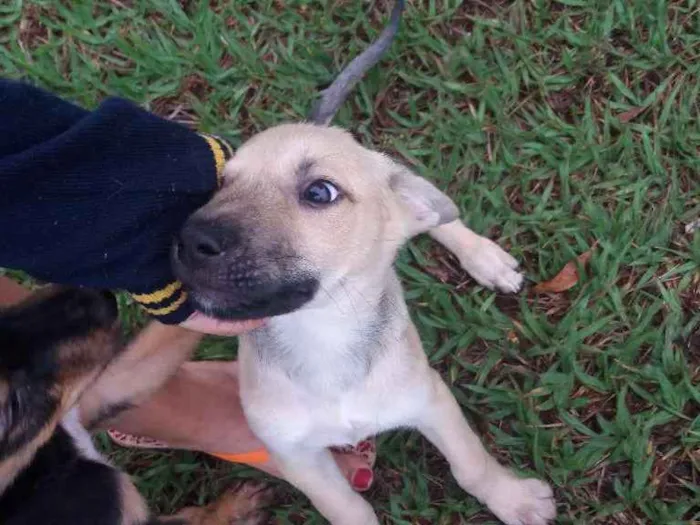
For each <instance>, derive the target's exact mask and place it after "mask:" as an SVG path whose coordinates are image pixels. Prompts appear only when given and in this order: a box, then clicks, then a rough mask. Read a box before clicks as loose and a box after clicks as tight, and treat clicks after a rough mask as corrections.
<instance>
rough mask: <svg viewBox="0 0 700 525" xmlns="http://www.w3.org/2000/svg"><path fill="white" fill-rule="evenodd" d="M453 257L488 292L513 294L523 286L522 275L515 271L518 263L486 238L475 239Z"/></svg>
mask: <svg viewBox="0 0 700 525" xmlns="http://www.w3.org/2000/svg"><path fill="white" fill-rule="evenodd" d="M455 255H457V257H458V258H459V262H460V264H461V265H462V268H463V269H464V270H466V272H467V273H468V274H469V275H471V276H472V277H473V278H474V280H476V282H478V283H479V284H480V285H482V286H485V287H486V288H488V289H490V290H499V291H501V292H506V293H515V292H518V291H520V289H521V288H522V286H523V275H522V274H521V273H520V272H518V271H517V268H518V261H517V260H515V258H514V257H513V256H512V255H510V254H509V253H508V252H506V251H505V250H504V249H503V248H501V247H500V246H498V244H496V243H495V242H493V241H491V240H489V239H487V238H486V237H477V238H476V239H475V240H474V241H473V242H472V243H470V244H469V246H468V247H465V249H464V250H463V251H462V252H461V253H455Z"/></svg>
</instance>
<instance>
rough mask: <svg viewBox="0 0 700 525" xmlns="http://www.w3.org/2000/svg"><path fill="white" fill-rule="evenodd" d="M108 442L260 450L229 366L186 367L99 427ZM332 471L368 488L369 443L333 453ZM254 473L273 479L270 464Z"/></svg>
mask: <svg viewBox="0 0 700 525" xmlns="http://www.w3.org/2000/svg"><path fill="white" fill-rule="evenodd" d="M103 428H106V429H108V430H109V433H110V437H111V438H112V439H113V440H114V441H116V442H117V443H119V444H121V445H124V446H127V447H140V448H178V449H185V450H197V451H201V452H206V453H226V454H240V453H245V452H250V451H254V450H259V449H262V448H264V445H263V444H262V443H261V442H260V441H259V440H258V439H257V437H256V436H255V435H254V434H253V433H252V431H251V430H250V429H249V427H248V424H247V422H246V419H245V416H244V414H243V409H242V408H241V405H240V399H239V398H238V365H237V363H235V362H221V361H208V362H201V361H200V362H190V363H185V364H184V365H183V366H182V367H181V368H180V370H178V373H177V374H176V375H175V376H174V377H173V378H171V379H170V380H169V381H168V383H166V385H165V386H164V387H163V388H162V389H161V390H160V391H158V392H156V394H154V395H153V396H152V397H151V398H150V399H149V400H148V402H147V403H144V404H142V405H140V406H139V407H137V408H134V409H131V410H128V411H126V412H123V413H122V414H120V415H119V416H118V417H116V418H115V419H112V420H110V421H108V422H105V423H104V424H103ZM333 456H334V457H335V460H336V462H337V463H338V467H340V470H341V472H343V474H344V476H345V477H346V478H347V479H348V481H350V483H351V484H352V486H353V487H354V488H355V489H356V490H358V491H364V490H367V489H368V488H369V487H370V486H371V484H372V482H373V474H372V467H373V464H374V463H373V462H374V458H375V457H376V449H375V445H374V443H373V442H372V441H369V442H366V443H364V444H358V446H357V447H355V448H354V449H337V450H334V451H333ZM254 466H255V468H257V469H259V470H262V471H263V472H267V473H268V474H271V475H273V476H277V477H279V476H280V475H281V474H280V471H279V469H278V467H277V465H275V463H274V461H273V460H272V459H271V458H270V459H268V460H267V461H265V462H263V463H257V464H255V465H254Z"/></svg>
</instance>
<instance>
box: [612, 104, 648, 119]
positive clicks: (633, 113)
mask: <svg viewBox="0 0 700 525" xmlns="http://www.w3.org/2000/svg"><path fill="white" fill-rule="evenodd" d="M645 109H647V108H645V107H641V108H632V109H628V110H627V111H625V112H623V113H620V114H619V115H618V116H617V118H618V119H619V120H620V122H624V123H627V122H629V121H630V120H632V119H634V118H636V117H637V116H639V115H640V114H641V113H643V112H644V110H645Z"/></svg>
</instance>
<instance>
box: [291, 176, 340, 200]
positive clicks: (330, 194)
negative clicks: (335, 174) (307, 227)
mask: <svg viewBox="0 0 700 525" xmlns="http://www.w3.org/2000/svg"><path fill="white" fill-rule="evenodd" d="M301 197H302V199H303V200H304V201H305V202H307V203H309V204H312V205H314V206H324V205H326V204H331V203H333V202H335V201H336V200H337V199H338V197H340V190H339V189H338V188H337V187H336V186H335V185H334V184H333V183H332V182H328V181H327V180H317V181H314V182H312V183H311V184H309V185H308V186H307V187H306V189H305V190H304V192H303V193H302V195H301Z"/></svg>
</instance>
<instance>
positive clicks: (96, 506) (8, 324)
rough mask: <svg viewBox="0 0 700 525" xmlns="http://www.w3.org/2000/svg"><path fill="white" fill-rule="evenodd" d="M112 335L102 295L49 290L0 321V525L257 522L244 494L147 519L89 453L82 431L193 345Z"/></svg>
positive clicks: (172, 335)
mask: <svg viewBox="0 0 700 525" xmlns="http://www.w3.org/2000/svg"><path fill="white" fill-rule="evenodd" d="M119 334H120V329H119V325H118V323H117V304H116V301H115V298H114V296H113V295H111V294H109V293H106V292H104V293H103V292H95V291H89V290H77V289H67V288H58V287H52V288H48V289H45V290H42V291H40V292H37V293H36V294H34V295H33V296H32V297H30V298H29V299H28V300H26V301H25V302H23V303H20V304H19V305H17V306H14V307H12V308H9V309H7V310H4V311H2V312H0V523H2V525H39V524H41V525H59V524H60V525H98V524H99V525H157V524H171V525H175V524H181V525H231V524H234V523H238V524H243V523H245V524H253V523H259V521H258V520H259V519H261V516H260V515H259V514H257V513H256V512H255V508H256V506H257V505H258V503H260V498H261V493H260V492H259V491H257V488H254V487H252V486H247V487H239V488H238V489H237V490H235V491H229V492H228V493H226V494H225V495H224V496H223V497H222V498H220V499H219V500H218V501H216V502H215V503H213V504H212V505H210V506H209V507H206V508H196V509H185V510H183V511H182V512H181V513H179V514H178V515H176V516H172V517H151V516H150V515H149V513H148V511H147V508H146V505H145V504H144V502H143V500H142V499H141V497H140V496H139V494H138V492H137V491H136V489H135V487H134V486H133V484H132V483H131V481H130V480H129V478H128V476H126V475H125V474H124V473H122V472H120V471H119V470H117V469H116V468H115V467H113V466H112V465H110V464H109V462H108V461H107V460H106V459H104V458H103V457H102V456H101V455H100V454H99V453H98V452H97V450H96V449H95V448H94V446H93V444H92V441H91V440H90V436H89V434H88V432H87V430H86V428H91V427H92V426H94V425H96V424H97V423H98V422H99V420H100V419H102V418H105V417H109V416H111V415H113V414H114V413H115V412H117V411H119V410H120V409H123V408H124V407H127V406H130V405H131V404H132V403H134V402H138V401H140V400H141V399H142V398H144V397H146V396H148V394H150V393H151V392H152V391H153V390H155V389H157V388H158V387H159V386H160V385H161V384H162V383H163V381H165V380H166V379H167V378H168V377H169V376H170V375H171V374H172V372H173V370H174V369H175V368H176V367H177V366H179V364H180V363H182V361H183V360H184V359H186V358H187V357H188V356H189V353H190V352H191V350H192V348H193V347H194V346H195V344H194V343H195V342H196V340H197V338H198V336H197V335H196V334H189V335H188V334H187V333H184V331H183V330H179V329H173V328H170V327H166V326H164V325H160V324H158V323H153V324H151V325H150V326H149V327H147V328H146V329H145V330H144V331H143V332H142V333H141V334H140V335H139V338H140V340H139V344H134V345H130V346H124V345H122V344H121V343H120V335H119ZM164 343H165V344H167V345H169V351H163V350H162V349H163V348H164V347H163V344H164ZM158 348H160V349H161V350H160V351H158V352H156V349H158Z"/></svg>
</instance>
